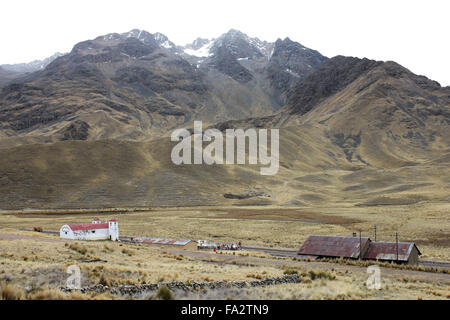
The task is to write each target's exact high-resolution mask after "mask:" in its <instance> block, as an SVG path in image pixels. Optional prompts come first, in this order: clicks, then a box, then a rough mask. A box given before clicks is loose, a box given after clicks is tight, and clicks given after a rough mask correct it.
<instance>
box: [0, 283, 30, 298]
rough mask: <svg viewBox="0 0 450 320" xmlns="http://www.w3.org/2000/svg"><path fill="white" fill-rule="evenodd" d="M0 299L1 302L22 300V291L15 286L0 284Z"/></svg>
mask: <svg viewBox="0 0 450 320" xmlns="http://www.w3.org/2000/svg"><path fill="white" fill-rule="evenodd" d="M0 297H1V299H2V300H22V299H23V298H24V291H23V290H22V289H20V288H19V287H17V286H15V285H12V284H6V283H1V284H0Z"/></svg>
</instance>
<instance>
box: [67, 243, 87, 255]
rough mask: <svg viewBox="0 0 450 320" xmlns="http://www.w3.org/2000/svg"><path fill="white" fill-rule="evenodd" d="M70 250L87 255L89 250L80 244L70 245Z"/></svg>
mask: <svg viewBox="0 0 450 320" xmlns="http://www.w3.org/2000/svg"><path fill="white" fill-rule="evenodd" d="M69 248H70V249H72V250H73V251H76V252H78V253H80V254H86V252H87V248H86V247H85V246H83V245H81V244H79V243H72V244H70V246H69Z"/></svg>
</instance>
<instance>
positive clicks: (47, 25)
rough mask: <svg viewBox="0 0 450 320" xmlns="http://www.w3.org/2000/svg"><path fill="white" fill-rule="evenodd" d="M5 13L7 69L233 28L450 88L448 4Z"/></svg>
mask: <svg viewBox="0 0 450 320" xmlns="http://www.w3.org/2000/svg"><path fill="white" fill-rule="evenodd" d="M0 13H1V14H0V30H1V31H0V32H1V42H2V47H1V50H0V64H5V63H18V62H28V61H31V60H34V59H42V58H45V57H47V56H50V55H52V54H53V53H55V52H57V51H59V52H68V51H70V50H71V48H72V47H73V46H74V45H75V44H76V43H77V42H79V41H83V40H87V39H93V38H95V37H97V36H99V35H103V34H106V33H111V32H126V31H129V30H131V29H134V28H138V29H144V30H147V31H149V32H161V33H164V34H165V35H167V36H168V37H169V39H170V40H172V41H173V42H175V43H176V44H179V45H182V44H185V43H187V42H191V41H192V40H194V39H195V38H196V37H199V36H200V37H206V38H213V37H214V38H215V37H217V36H219V35H220V34H222V33H224V32H226V31H228V30H229V29H231V28H234V29H238V30H241V31H242V32H244V33H246V34H248V35H249V36H253V37H254V36H256V37H258V38H260V39H262V40H267V41H275V40H276V39H277V38H284V37H287V36H288V37H289V38H291V39H292V40H295V41H298V42H300V43H301V44H303V45H305V46H307V47H310V48H312V49H316V50H318V51H320V52H321V53H322V54H324V55H326V56H328V57H332V56H335V55H338V54H341V55H347V56H356V57H361V58H362V57H367V58H371V59H377V60H394V61H396V62H398V63H400V64H401V65H403V66H405V67H407V68H408V69H410V70H411V71H413V72H414V73H417V74H423V75H426V76H427V77H429V78H431V79H433V80H437V81H439V82H440V83H441V85H450V72H449V71H450V62H449V60H450V59H449V57H450V45H449V32H450V18H449V13H450V1H449V0H426V1H425V0H422V1H416V0H405V1H403V0H390V1H385V0H376V1H375V0H372V1H366V0H359V1H357V0H339V1H337V0H335V1H325V0H308V1H300V0H292V1H287V0H286V1H285V0H271V1H265V0H259V1H250V0H237V1H236V0H224V1H214V0H205V1H203V0H198V1H196V0H185V1H174V0H165V1H149V0H141V1H139V0H122V1H116V0H76V1H72V0H59V1H51V0H34V1H33V0H29V1H26V0H14V1H1V2H0Z"/></svg>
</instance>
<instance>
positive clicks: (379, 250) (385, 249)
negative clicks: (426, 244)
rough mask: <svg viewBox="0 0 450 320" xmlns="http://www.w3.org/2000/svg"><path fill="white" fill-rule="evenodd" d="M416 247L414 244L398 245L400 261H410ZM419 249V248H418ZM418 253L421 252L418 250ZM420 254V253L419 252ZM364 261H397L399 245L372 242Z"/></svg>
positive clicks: (401, 243) (402, 243) (404, 243)
mask: <svg viewBox="0 0 450 320" xmlns="http://www.w3.org/2000/svg"><path fill="white" fill-rule="evenodd" d="M414 247H415V244H414V243H413V242H399V243H398V260H399V261H408V259H409V256H410V254H411V252H412V250H413V248H414ZM416 248H417V247H416ZM417 251H419V250H418V249H417ZM419 254H420V251H419ZM364 259H373V260H392V261H395V260H397V243H396V242H371V243H370V244H369V249H368V250H367V253H366V254H365V255H364Z"/></svg>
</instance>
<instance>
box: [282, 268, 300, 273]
mask: <svg viewBox="0 0 450 320" xmlns="http://www.w3.org/2000/svg"><path fill="white" fill-rule="evenodd" d="M283 273H284V274H298V271H297V270H295V269H286V270H284V272H283Z"/></svg>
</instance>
